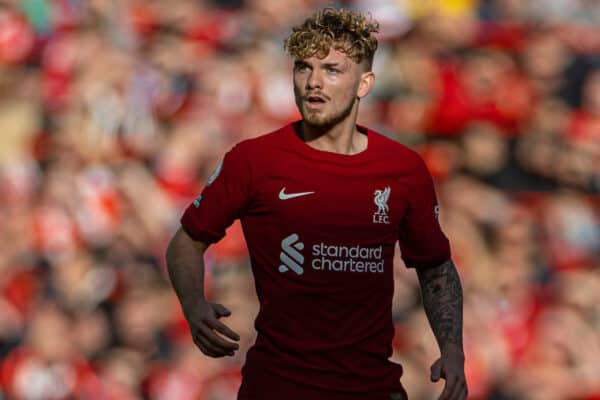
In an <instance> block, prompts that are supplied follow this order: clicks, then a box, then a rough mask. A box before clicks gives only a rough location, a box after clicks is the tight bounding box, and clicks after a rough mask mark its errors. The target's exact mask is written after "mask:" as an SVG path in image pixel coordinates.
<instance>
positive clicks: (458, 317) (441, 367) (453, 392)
mask: <svg viewBox="0 0 600 400" xmlns="http://www.w3.org/2000/svg"><path fill="white" fill-rule="evenodd" d="M417 275H418V276H419V283H420V285H421V293H422V296H423V307H424V308H425V313H426V314H427V319H428V320H429V324H430V325H431V330H432V331H433V334H434V335H435V338H436V340H437V342H438V345H439V347H440V352H441V357H440V359H438V360H437V361H436V362H435V363H434V364H433V366H432V367H431V380H432V381H434V382H437V381H438V380H439V379H440V378H443V379H445V380H446V386H445V387H444V391H443V392H442V394H441V396H440V400H446V399H465V398H466V397H467V385H466V380H465V373H464V360H465V358H464V352H463V343H462V321H463V294H462V287H461V284H460V278H459V276H458V272H457V271H456V268H455V266H454V263H453V262H452V260H448V261H446V262H445V263H443V264H441V265H439V266H437V267H434V268H427V269H419V270H417Z"/></svg>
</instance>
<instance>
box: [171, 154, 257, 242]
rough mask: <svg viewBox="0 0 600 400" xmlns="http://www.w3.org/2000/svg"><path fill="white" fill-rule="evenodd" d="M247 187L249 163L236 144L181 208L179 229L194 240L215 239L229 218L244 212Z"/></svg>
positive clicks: (205, 240) (228, 223) (218, 236)
mask: <svg viewBox="0 0 600 400" xmlns="http://www.w3.org/2000/svg"><path fill="white" fill-rule="evenodd" d="M250 188H251V169H250V163H249V160H248V157H247V156H246V155H245V152H244V151H242V149H241V148H240V145H237V146H236V147H234V148H233V149H231V150H230V151H229V152H227V153H226V154H225V157H223V159H222V160H221V162H220V163H219V165H218V166H217V168H216V169H215V171H214V172H213V174H212V175H211V177H210V178H209V179H208V181H207V183H206V186H205V187H204V189H203V190H202V193H201V194H200V195H199V196H198V197H197V198H196V200H194V202H193V203H192V204H190V205H189V206H188V208H187V209H186V210H185V212H184V214H183V216H182V218H181V225H182V227H183V229H184V230H185V231H186V233H187V234H188V235H190V237H191V238H192V239H194V240H198V241H202V242H204V243H207V244H210V243H215V242H218V241H219V240H221V238H223V236H225V230H226V229H227V228H228V227H229V226H230V225H231V224H232V223H233V221H234V220H235V219H236V218H240V217H242V216H243V215H244V212H245V211H246V209H247V207H248V204H249V201H250V192H251V191H250Z"/></svg>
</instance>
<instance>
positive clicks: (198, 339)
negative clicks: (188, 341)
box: [194, 334, 223, 358]
mask: <svg viewBox="0 0 600 400" xmlns="http://www.w3.org/2000/svg"><path fill="white" fill-rule="evenodd" d="M194 343H196V346H198V348H199V349H200V350H201V351H202V353H204V354H206V355H207V356H209V357H214V358H218V357H223V354H222V352H218V351H217V349H216V348H215V347H214V346H213V345H212V344H210V343H209V342H208V341H207V340H206V338H204V337H203V336H202V335H201V334H195V335H194Z"/></svg>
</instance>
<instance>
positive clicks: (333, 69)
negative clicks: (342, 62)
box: [327, 68, 340, 74]
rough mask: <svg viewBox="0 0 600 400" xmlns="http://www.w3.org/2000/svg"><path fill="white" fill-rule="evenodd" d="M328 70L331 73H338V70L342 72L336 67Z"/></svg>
mask: <svg viewBox="0 0 600 400" xmlns="http://www.w3.org/2000/svg"><path fill="white" fill-rule="evenodd" d="M327 72H329V73H330V74H337V73H338V72H340V70H339V69H335V68H327Z"/></svg>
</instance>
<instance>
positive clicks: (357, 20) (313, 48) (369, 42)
mask: <svg viewBox="0 0 600 400" xmlns="http://www.w3.org/2000/svg"><path fill="white" fill-rule="evenodd" d="M375 32H379V23H378V22H377V21H375V20H374V19H372V18H367V17H366V16H365V15H363V14H361V13H359V12H356V11H351V10H347V9H339V10H337V9H335V8H332V7H327V8H324V9H322V10H319V11H318V12H317V13H316V14H314V15H313V16H311V17H309V18H307V19H306V20H305V21H304V22H303V23H302V24H301V25H298V26H295V27H293V28H292V33H291V34H290V36H289V37H288V38H287V39H286V40H285V43H284V48H285V50H287V52H288V53H289V54H290V55H292V56H293V57H295V58H298V59H306V58H310V57H312V56H317V57H318V58H325V57H327V54H329V50H330V49H331V48H332V47H333V48H334V49H336V50H338V51H341V52H343V53H345V54H346V55H347V56H348V57H350V58H351V59H352V60H353V61H354V62H356V63H357V64H360V63H361V62H362V61H363V60H366V61H367V68H368V69H369V70H370V69H371V68H372V65H373V56H374V55H375V50H377V39H376V38H375V35H374V33H375Z"/></svg>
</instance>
